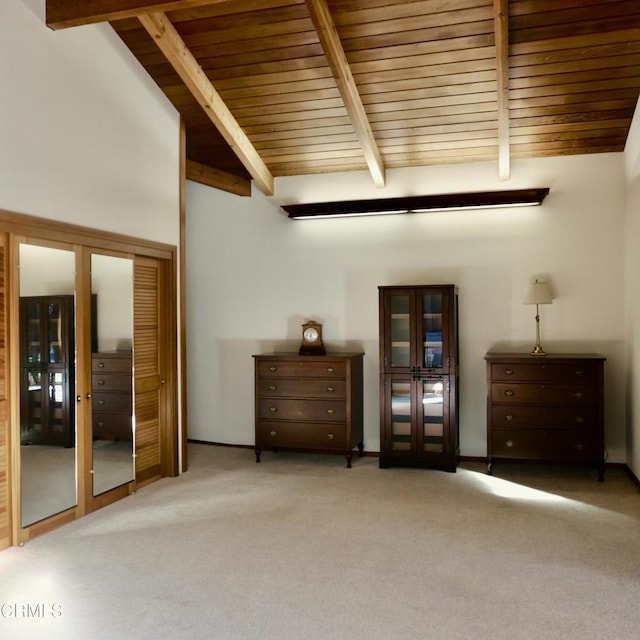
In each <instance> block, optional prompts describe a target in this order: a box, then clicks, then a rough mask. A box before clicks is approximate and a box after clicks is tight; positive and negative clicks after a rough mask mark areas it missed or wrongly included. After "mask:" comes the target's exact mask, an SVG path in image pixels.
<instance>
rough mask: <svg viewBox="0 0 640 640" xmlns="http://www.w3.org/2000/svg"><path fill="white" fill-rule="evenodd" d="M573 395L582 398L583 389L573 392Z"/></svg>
mask: <svg viewBox="0 0 640 640" xmlns="http://www.w3.org/2000/svg"><path fill="white" fill-rule="evenodd" d="M573 397H574V398H578V399H580V398H582V391H577V392H576V393H574V394H573Z"/></svg>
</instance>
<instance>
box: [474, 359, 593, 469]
mask: <svg viewBox="0 0 640 640" xmlns="http://www.w3.org/2000/svg"><path fill="white" fill-rule="evenodd" d="M485 359H486V361H487V468H488V471H489V473H491V472H492V466H493V462H494V461H495V460H500V459H503V460H507V459H510V460H535V461H540V462H550V463H567V464H593V465H594V466H595V467H596V468H597V469H598V473H599V478H598V479H599V480H602V479H603V477H604V476H603V474H604V361H605V358H603V357H601V356H597V355H547V356H532V355H525V354H497V353H495V354H493V353H489V354H487V355H486V357H485Z"/></svg>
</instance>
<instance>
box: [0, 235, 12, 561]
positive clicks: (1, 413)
mask: <svg viewBox="0 0 640 640" xmlns="http://www.w3.org/2000/svg"><path fill="white" fill-rule="evenodd" d="M6 242H7V237H6V235H5V234H1V235H0V549H5V548H6V547H8V546H9V545H10V544H11V522H10V520H9V503H10V500H11V496H10V492H9V400H8V390H7V379H8V376H7V313H6V310H7V304H6V300H7V298H6V294H7V288H6V281H7V277H6V276H7V250H6Z"/></svg>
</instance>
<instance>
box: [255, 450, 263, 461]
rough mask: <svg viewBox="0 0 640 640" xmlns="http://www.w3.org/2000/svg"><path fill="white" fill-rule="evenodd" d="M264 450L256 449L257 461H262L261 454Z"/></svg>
mask: <svg viewBox="0 0 640 640" xmlns="http://www.w3.org/2000/svg"><path fill="white" fill-rule="evenodd" d="M261 453H262V451H261V450H260V449H256V462H260V454H261Z"/></svg>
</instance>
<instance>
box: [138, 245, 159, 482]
mask: <svg viewBox="0 0 640 640" xmlns="http://www.w3.org/2000/svg"><path fill="white" fill-rule="evenodd" d="M160 267H161V264H160V262H159V261H158V260H155V259H153V258H140V257H136V258H135V264H134V285H133V286H134V311H133V315H134V319H133V322H134V347H133V357H134V375H135V420H136V425H135V428H136V431H135V452H136V481H137V483H138V484H140V483H146V482H149V481H151V480H156V479H157V478H159V477H160V476H161V475H162V465H161V461H162V456H161V434H162V428H163V425H162V424H161V417H162V413H161V407H162V401H163V360H162V349H161V348H160V344H161V331H162V326H161V320H162V314H161V310H160V285H161V268H160Z"/></svg>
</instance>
